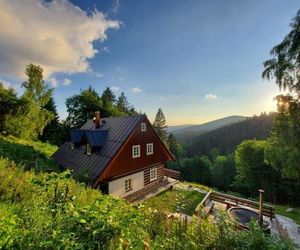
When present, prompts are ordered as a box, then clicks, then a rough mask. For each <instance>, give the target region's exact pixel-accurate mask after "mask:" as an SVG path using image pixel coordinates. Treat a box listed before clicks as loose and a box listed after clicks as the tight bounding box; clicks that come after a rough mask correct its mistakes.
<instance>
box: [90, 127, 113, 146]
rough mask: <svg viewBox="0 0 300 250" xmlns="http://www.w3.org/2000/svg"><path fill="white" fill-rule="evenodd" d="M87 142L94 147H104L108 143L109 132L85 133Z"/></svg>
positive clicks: (93, 131)
mask: <svg viewBox="0 0 300 250" xmlns="http://www.w3.org/2000/svg"><path fill="white" fill-rule="evenodd" d="M85 134H86V137H87V140H88V142H89V144H90V145H91V146H92V147H103V146H104V145H105V143H106V141H107V135H108V131H107V130H88V131H85Z"/></svg>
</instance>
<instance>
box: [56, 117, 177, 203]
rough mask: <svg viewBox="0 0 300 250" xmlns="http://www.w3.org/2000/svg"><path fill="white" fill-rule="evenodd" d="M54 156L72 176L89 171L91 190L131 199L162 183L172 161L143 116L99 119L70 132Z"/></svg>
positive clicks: (169, 154) (152, 189) (96, 118)
mask: <svg viewBox="0 0 300 250" xmlns="http://www.w3.org/2000/svg"><path fill="white" fill-rule="evenodd" d="M70 138H71V140H70V141H69V142H65V143H64V144H63V145H62V146H61V147H60V148H59V149H58V150H57V151H56V152H55V153H54V155H53V158H54V159H55V160H56V162H57V163H58V164H59V165H60V166H62V167H64V168H69V169H72V170H73V172H74V174H75V175H76V174H79V173H81V172H88V174H89V176H90V181H91V184H92V186H93V187H94V188H100V189H101V190H102V191H103V192H104V193H107V194H112V195H116V196H118V197H124V198H127V199H128V200H134V197H138V196H139V194H140V195H144V194H146V193H147V192H150V191H151V192H152V191H155V189H157V188H159V187H160V186H161V185H163V184H164V182H165V179H164V168H165V165H166V162H167V161H169V160H173V156H172V154H171V153H170V152H169V150H168V149H167V147H166V146H165V144H164V143H163V142H162V141H161V139H160V138H159V136H158V135H157V133H156V132H155V130H154V129H153V127H152V125H151V123H150V122H149V120H148V118H147V117H146V116H145V115H136V116H123V117H109V118H100V112H96V113H95V118H94V120H89V121H87V122H86V123H85V124H84V125H83V126H82V127H81V128H80V129H71V130H70Z"/></svg>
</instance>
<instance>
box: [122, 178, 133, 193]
mask: <svg viewBox="0 0 300 250" xmlns="http://www.w3.org/2000/svg"><path fill="white" fill-rule="evenodd" d="M124 189H125V192H126V193H127V192H129V191H131V190H133V187H132V179H131V178H129V179H126V180H125V181H124Z"/></svg>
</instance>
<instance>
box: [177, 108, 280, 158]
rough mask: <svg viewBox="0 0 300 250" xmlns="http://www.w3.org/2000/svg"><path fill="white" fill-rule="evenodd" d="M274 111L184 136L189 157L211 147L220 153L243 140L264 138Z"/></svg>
mask: <svg viewBox="0 0 300 250" xmlns="http://www.w3.org/2000/svg"><path fill="white" fill-rule="evenodd" d="M273 119H274V113H270V114H261V115H260V116H254V117H251V118H247V119H245V120H243V121H240V122H236V123H233V124H230V125H227V126H223V127H220V128H218V129H215V130H212V131H210V132H207V133H203V134H200V135H196V136H193V137H190V138H185V140H183V141H181V142H183V144H184V146H185V150H186V152H187V155H188V156H189V157H191V156H194V155H209V154H210V151H211V149H212V148H217V149H219V151H220V153H222V154H228V153H232V152H233V151H234V150H235V148H236V146H237V145H238V144H240V143H241V142H242V141H243V140H248V139H266V138H267V137H268V135H269V134H270V132H271V129H272V125H273Z"/></svg>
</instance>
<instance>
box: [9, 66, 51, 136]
mask: <svg viewBox="0 0 300 250" xmlns="http://www.w3.org/2000/svg"><path fill="white" fill-rule="evenodd" d="M25 73H26V75H27V77H28V80H27V81H25V82H23V84H22V87H23V88H24V89H25V91H24V94H23V96H22V97H21V99H20V105H18V109H17V111H16V112H15V113H10V114H9V115H7V117H6V120H5V130H6V131H7V132H8V133H9V134H11V135H14V136H17V137H19V138H23V139H30V140H35V139H37V138H38V136H39V135H41V134H42V133H43V130H44V128H45V126H46V125H47V124H48V123H49V122H50V121H51V120H52V119H53V117H54V115H53V113H52V112H50V111H48V110H47V109H45V108H44V106H45V105H46V104H47V103H48V101H49V100H50V98H51V95H52V91H53V90H52V89H48V87H47V85H46V84H45V82H44V80H43V69H42V68H41V67H39V66H36V65H33V64H29V65H28V66H27V67H26V70H25Z"/></svg>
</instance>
